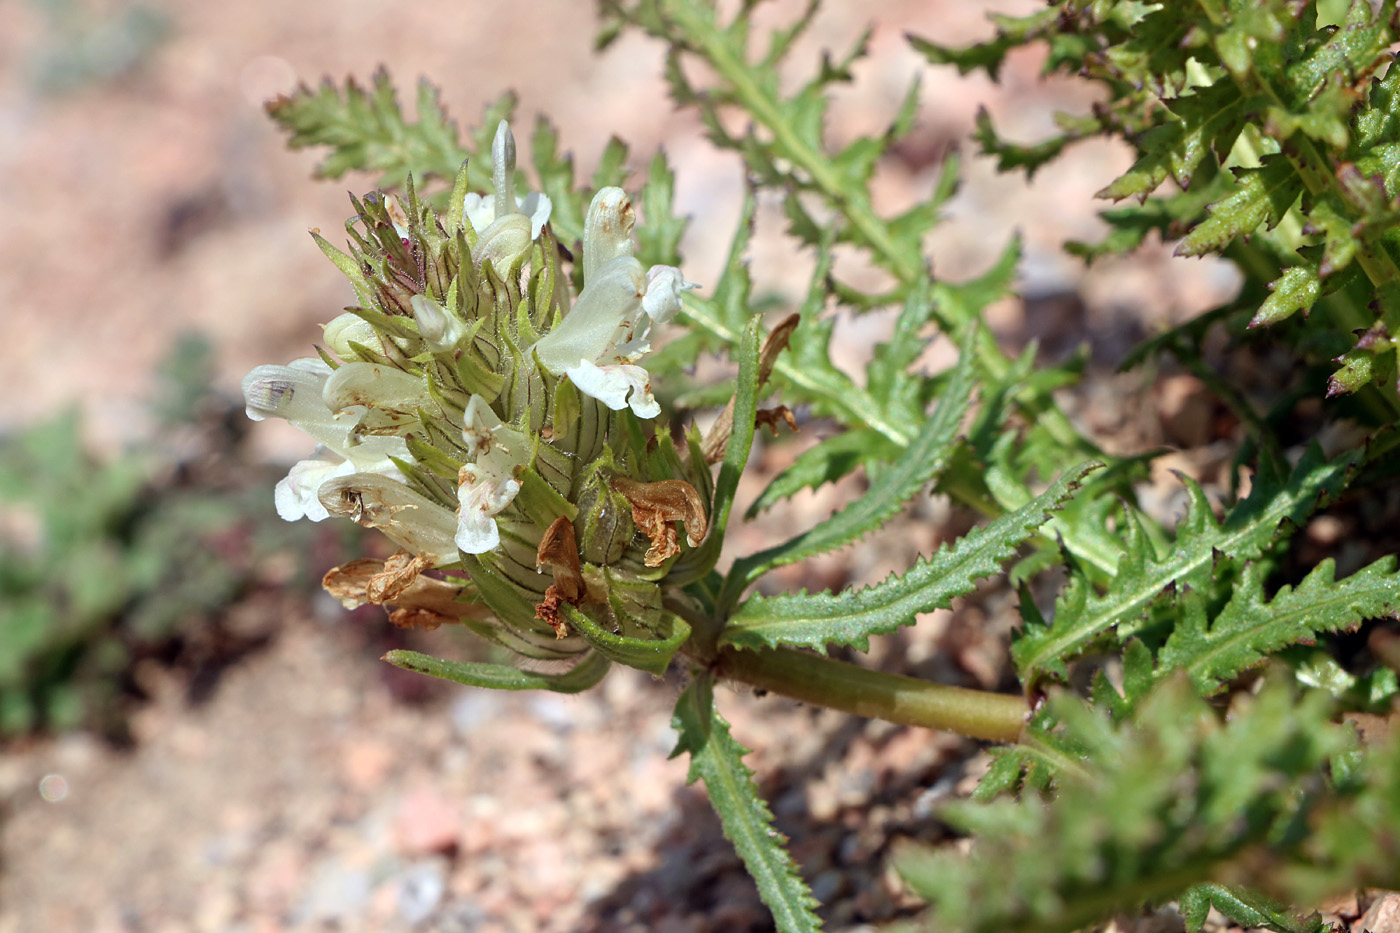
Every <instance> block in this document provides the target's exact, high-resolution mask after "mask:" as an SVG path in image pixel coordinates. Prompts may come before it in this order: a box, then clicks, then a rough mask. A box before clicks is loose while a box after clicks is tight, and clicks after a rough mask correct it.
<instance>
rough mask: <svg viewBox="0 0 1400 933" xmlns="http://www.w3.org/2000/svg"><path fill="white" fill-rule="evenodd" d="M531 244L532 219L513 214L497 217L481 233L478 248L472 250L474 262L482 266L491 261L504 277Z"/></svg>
mask: <svg viewBox="0 0 1400 933" xmlns="http://www.w3.org/2000/svg"><path fill="white" fill-rule="evenodd" d="M530 242H531V240H530V218H528V217H526V216H525V215H524V214H516V213H513V212H512V213H509V214H506V215H505V216H504V217H497V218H496V219H495V220H493V221H491V224H490V226H488V227H487V228H486V229H485V230H483V231H481V236H480V237H479V238H478V239H477V241H476V246H475V247H473V248H472V261H473V262H475V263H476V264H477V265H480V264H481V263H483V262H485V261H486V260H488V259H489V260H491V265H492V266H493V267H494V268H495V269H496V271H497V272H499V273H500V274H501V275H502V276H504V275H505V273H506V270H507V269H509V268H510V266H511V263H513V262H515V260H517V259H518V258H520V257H521V256H523V255H524V254H525V251H526V250H528V249H529V248H530Z"/></svg>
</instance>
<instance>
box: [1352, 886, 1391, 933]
mask: <svg viewBox="0 0 1400 933" xmlns="http://www.w3.org/2000/svg"><path fill="white" fill-rule="evenodd" d="M1352 929H1356V930H1368V931H1370V933H1400V894H1396V893H1394V892H1393V891H1392V892H1387V893H1385V894H1382V895H1381V896H1380V897H1378V898H1377V899H1376V900H1375V901H1373V902H1372V903H1371V906H1370V908H1369V909H1367V911H1366V916H1364V917H1362V918H1361V919H1360V920H1359V921H1358V922H1357V923H1356V925H1355V926H1354V927H1353V928H1352Z"/></svg>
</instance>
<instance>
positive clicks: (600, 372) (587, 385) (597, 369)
mask: <svg viewBox="0 0 1400 933" xmlns="http://www.w3.org/2000/svg"><path fill="white" fill-rule="evenodd" d="M568 377H569V381H570V382H572V383H573V384H574V385H575V386H577V387H578V390H579V391H580V392H582V393H583V394H584V395H587V396H589V397H590V398H596V399H597V400H598V401H600V402H602V403H603V404H604V405H606V406H608V407H609V408H611V409H612V410H613V411H621V410H622V409H624V408H627V407H628V406H629V405H630V406H631V408H632V411H633V412H635V413H636V415H637V417H639V418H655V417H656V416H657V415H659V414H661V406H660V405H659V404H657V401H656V399H655V398H653V397H652V394H651V375H650V374H649V373H648V372H647V371H646V370H645V369H643V368H642V367H640V366H633V365H631V364H628V363H611V364H607V365H604V366H599V365H597V364H596V363H590V362H589V361H588V360H579V361H578V365H576V366H571V367H570V368H569V370H568Z"/></svg>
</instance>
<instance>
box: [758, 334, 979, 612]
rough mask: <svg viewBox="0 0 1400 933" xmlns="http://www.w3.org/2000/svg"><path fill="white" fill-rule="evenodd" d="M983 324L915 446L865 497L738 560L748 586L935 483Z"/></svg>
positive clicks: (877, 519) (884, 515) (846, 540)
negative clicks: (780, 542)
mask: <svg viewBox="0 0 1400 933" xmlns="http://www.w3.org/2000/svg"><path fill="white" fill-rule="evenodd" d="M976 328H977V325H976V324H973V325H972V326H970V327H968V328H967V331H966V333H965V335H964V337H963V340H962V345H961V347H960V348H959V352H958V362H957V364H956V365H955V366H954V368H953V372H952V378H951V379H950V380H949V382H948V385H947V387H946V388H945V389H944V392H943V396H942V397H941V398H940V399H939V401H938V408H937V409H936V410H935V411H934V413H933V416H932V417H930V418H929V419H928V420H927V421H925V422H924V426H923V428H922V429H920V431H919V433H918V434H917V435H915V437H914V440H913V441H912V442H910V444H909V446H908V447H906V448H905V449H904V451H903V452H902V453H900V455H899V457H898V459H896V460H895V461H894V462H893V463H892V464H890V465H889V467H888V468H887V469H885V470H882V471H881V473H880V479H879V482H877V483H874V484H872V485H871V486H870V488H869V489H867V490H866V491H865V494H864V495H862V496H861V497H860V498H859V499H857V500H855V501H854V502H851V503H849V504H847V505H846V506H845V507H844V508H842V509H841V510H840V511H839V512H837V513H836V514H835V515H833V516H831V517H830V518H828V519H827V520H826V521H823V522H821V523H820V524H818V525H816V526H815V527H813V528H811V529H810V530H808V531H805V532H803V533H802V534H800V535H798V536H797V537H795V538H791V539H789V540H787V541H785V542H783V543H782V544H778V545H775V546H773V547H771V548H768V549H766V550H763V551H759V552H758V553H756V554H751V555H749V556H747V557H741V558H739V559H738V560H736V561H735V562H734V567H733V569H731V570H730V576H731V577H733V578H734V579H736V580H737V581H738V585H739V586H745V585H747V584H749V583H751V582H753V581H754V580H756V579H758V578H759V577H760V576H762V575H763V574H765V573H767V572H768V571H769V570H771V569H773V568H774V567H780V566H783V565H785V564H791V563H795V562H797V561H799V560H805V559H807V558H808V557H812V556H813V555H816V554H821V553H824V552H826V551H834V550H837V549H838V548H842V547H845V546H846V545H848V544H851V543H853V542H855V541H859V540H860V539H861V538H863V537H865V536H866V535H868V534H870V533H871V532H872V531H875V530H876V529H878V528H879V527H881V526H882V525H883V524H884V523H885V522H887V521H889V520H890V518H892V517H893V516H894V515H895V514H896V513H897V512H898V511H899V510H900V509H901V508H902V507H903V506H904V504H905V502H907V501H908V500H909V499H910V498H912V497H913V496H914V495H916V494H917V493H918V492H919V490H921V489H923V488H924V486H926V485H928V484H929V483H930V482H933V481H935V480H936V479H937V478H938V477H939V475H941V474H942V472H943V470H944V468H946V467H947V465H948V462H949V460H950V459H951V457H952V453H953V447H954V441H955V440H956V439H957V433H958V428H959V426H960V425H961V424H962V420H963V416H964V415H966V414H967V410H968V406H970V405H971V404H972V389H973V385H974V382H975V372H974V367H975V364H976V355H975V354H974V353H973V352H972V341H973V338H974V337H975V336H976Z"/></svg>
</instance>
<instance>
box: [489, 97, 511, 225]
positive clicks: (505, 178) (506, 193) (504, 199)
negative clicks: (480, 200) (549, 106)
mask: <svg viewBox="0 0 1400 933" xmlns="http://www.w3.org/2000/svg"><path fill="white" fill-rule="evenodd" d="M491 182H492V184H493V186H494V187H495V195H494V199H495V205H496V219H497V220H500V219H501V218H502V217H504V216H505V215H506V214H509V213H513V212H514V211H515V134H514V133H512V132H511V131H510V124H509V123H507V122H506V121H505V120H502V121H501V122H500V123H498V124H496V137H495V139H493V140H492V141H491Z"/></svg>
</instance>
